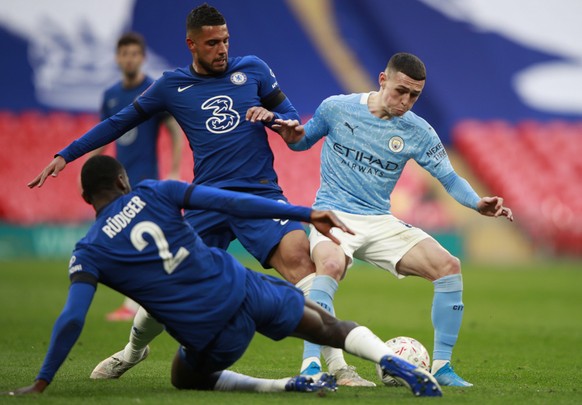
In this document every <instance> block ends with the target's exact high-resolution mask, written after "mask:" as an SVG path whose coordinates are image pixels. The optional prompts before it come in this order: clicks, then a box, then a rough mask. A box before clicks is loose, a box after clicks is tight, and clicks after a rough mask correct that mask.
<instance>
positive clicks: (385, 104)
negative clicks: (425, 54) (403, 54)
mask: <svg viewBox="0 0 582 405" xmlns="http://www.w3.org/2000/svg"><path fill="white" fill-rule="evenodd" d="M379 81H380V102H381V104H382V109H383V110H384V112H385V113H386V114H387V115H388V116H389V117H400V116H402V115H403V114H404V113H406V112H407V111H409V110H410V109H411V108H412V106H413V105H414V103H416V100H418V97H420V93H421V92H422V89H423V88H424V83H425V81H424V80H414V79H412V78H410V77H408V76H407V75H405V74H404V73H402V72H388V73H386V72H382V73H380V78H379Z"/></svg>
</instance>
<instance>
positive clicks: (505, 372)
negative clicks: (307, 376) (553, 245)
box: [0, 260, 582, 405]
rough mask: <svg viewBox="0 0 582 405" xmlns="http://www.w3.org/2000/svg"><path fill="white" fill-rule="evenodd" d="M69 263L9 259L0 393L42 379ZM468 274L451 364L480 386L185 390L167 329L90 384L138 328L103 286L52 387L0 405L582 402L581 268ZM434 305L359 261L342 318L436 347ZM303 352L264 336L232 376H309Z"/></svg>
mask: <svg viewBox="0 0 582 405" xmlns="http://www.w3.org/2000/svg"><path fill="white" fill-rule="evenodd" d="M249 266H251V267H253V268H256V265H254V264H249ZM66 268H67V260H58V261H14V262H6V261H4V262H0V311H1V312H0V313H1V317H0V324H1V325H2V328H1V329H2V332H1V333H0V391H7V390H9V389H14V388H17V387H20V386H24V385H28V384H30V383H32V381H33V379H34V377H35V375H36V373H37V372H38V369H39V367H40V365H41V363H42V360H43V358H44V354H45V352H46V349H47V346H48V342H49V338H50V333H51V328H52V325H53V322H54V321H55V319H56V317H57V316H58V314H59V313H60V311H61V308H62V305H63V303H64V301H65V298H66V293H67V287H68V279H67V271H66ZM463 274H464V280H465V294H464V303H465V317H464V321H463V327H462V330H461V335H460V338H459V341H458V344H457V347H456V349H455V352H454V354H453V356H454V357H453V364H454V366H455V368H456V370H457V372H458V373H459V374H460V375H461V376H463V377H464V378H466V379H467V380H468V381H471V382H473V383H474V384H475V386H474V387H473V388H469V389H458V388H449V387H445V388H444V390H443V391H444V397H443V398H441V399H432V398H426V399H419V398H414V397H412V395H411V394H410V393H409V391H408V390H407V389H405V388H389V387H384V386H378V387H376V388H371V389H370V388H346V387H340V389H339V390H338V392H336V393H332V394H328V395H327V396H326V397H318V396H316V395H312V394H299V393H278V394H256V393H221V392H189V391H178V390H175V389H174V388H173V387H172V386H171V384H170V381H169V375H170V362H171V359H172V357H173V355H174V353H175V351H176V348H177V344H176V343H175V342H174V341H173V340H172V339H171V338H169V336H167V335H165V334H164V335H162V336H160V337H159V338H158V339H156V340H155V341H154V342H153V344H152V353H151V354H150V357H149V358H148V360H146V361H145V362H144V363H142V364H140V365H139V366H138V367H136V368H135V369H133V370H131V371H130V372H128V373H127V374H126V375H125V376H123V377H122V378H121V379H119V380H117V381H91V380H90V379H89V378H88V377H89V374H90V372H91V370H92V369H93V367H94V366H95V365H96V364H97V363H98V362H99V361H100V360H102V359H103V358H104V357H107V356H109V355H110V354H112V353H114V352H116V351H118V350H120V349H121V348H122V347H123V346H124V344H125V342H126V340H127V337H128V334H129V327H130V323H107V322H106V321H105V320H104V315H105V314H106V313H107V312H108V311H110V310H112V309H114V308H115V307H116V306H117V305H119V304H120V303H121V300H122V297H121V296H120V295H119V294H118V293H116V292H114V291H112V290H110V289H108V288H107V287H104V286H99V289H98V292H97V295H96V297H95V300H94V302H93V305H92V307H91V310H90V312H89V315H88V317H87V322H86V324H85V329H84V330H83V333H82V335H81V337H80V338H79V340H78V342H77V344H76V346H75V348H74V349H73V351H72V352H71V354H70V355H69V357H68V359H67V360H66V362H65V363H64V365H63V366H62V367H61V369H60V371H59V372H58V373H57V375H56V378H55V380H54V381H53V383H52V384H51V385H50V386H49V388H48V390H47V391H46V392H45V393H44V394H43V395H42V396H41V397H37V398H31V397H26V398H24V397H19V398H13V397H7V396H0V403H2V404H3V403H12V404H24V403H35V404H39V403H42V404H53V403H54V404H61V403H65V402H66V403H83V404H108V405H112V404H162V403H163V404H191V403H214V404H222V403H229V404H258V403H265V404H266V403H269V404H278V403H281V404H283V403H291V402H297V403H299V402H301V403H302V404H303V403H307V404H310V403H324V402H325V403H336V404H340V403H342V404H353V403H358V404H381V403H416V402H417V401H423V402H424V401H438V402H440V403H447V404H476V403H478V404H489V403H490V404H530V405H531V404H579V403H582V349H581V347H582V315H580V312H581V310H582V264H581V263H580V262H578V263H576V262H560V263H553V262H550V263H546V264H537V265H535V266H494V267H490V266H478V265H470V264H465V265H464V268H463ZM431 300H432V286H431V285H430V283H427V282H426V281H424V280H420V279H417V278H409V279H405V280H400V281H398V280H396V279H395V278H393V277H392V276H389V275H388V274H385V273H384V272H382V271H380V270H377V269H373V268H371V267H368V266H364V265H361V264H358V265H356V266H354V267H353V268H352V269H350V271H349V273H348V275H347V277H346V279H345V280H344V281H342V283H341V284H340V288H339V290H338V293H337V295H336V311H337V313H338V315H340V317H342V318H344V319H352V320H355V321H357V322H359V323H361V324H363V325H366V326H368V327H370V328H371V329H372V330H374V331H375V332H376V333H377V334H378V335H379V336H380V337H381V338H383V339H388V338H391V337H394V336H398V335H408V336H412V337H415V338H417V339H418V340H420V341H421V342H423V343H424V344H425V346H426V347H427V349H428V350H429V352H431V351H432V326H431V323H430V305H431ZM301 351H302V344H301V342H300V341H299V340H297V339H292V338H289V339H285V340H284V341H282V342H272V341H270V340H268V339H266V338H263V337H262V336H258V335H257V336H256V337H255V339H254V341H253V343H252V344H251V346H250V348H249V350H248V351H247V353H246V354H245V356H244V357H243V358H242V359H241V360H240V361H239V362H237V363H236V364H235V365H234V367H233V369H234V370H235V371H238V372H242V373H247V374H251V375H254V376H261V377H272V378H281V377H285V376H290V375H293V374H296V373H297V371H298V369H299V365H300V361H301ZM347 358H348V362H349V363H351V364H353V365H355V366H356V367H357V369H358V371H359V372H360V374H361V375H362V376H364V377H365V378H368V379H373V380H375V381H376V380H377V379H376V375H375V370H374V366H373V365H372V364H371V363H368V362H365V361H363V360H360V359H358V358H355V357H352V356H349V355H348V356H347Z"/></svg>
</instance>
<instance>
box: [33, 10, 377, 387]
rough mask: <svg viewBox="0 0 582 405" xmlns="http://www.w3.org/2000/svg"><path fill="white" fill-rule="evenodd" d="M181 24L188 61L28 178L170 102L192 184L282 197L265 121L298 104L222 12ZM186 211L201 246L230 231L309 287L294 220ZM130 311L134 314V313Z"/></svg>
mask: <svg viewBox="0 0 582 405" xmlns="http://www.w3.org/2000/svg"><path fill="white" fill-rule="evenodd" d="M186 32H187V35H186V45H187V46H188V49H189V50H190V53H191V54H192V58H193V61H192V64H190V65H188V66H186V67H184V68H181V69H177V70H175V71H172V72H165V73H164V75H163V76H162V77H161V78H159V79H158V80H156V82H155V83H154V84H153V85H152V86H151V87H150V88H149V89H147V90H146V91H145V92H144V93H143V94H142V95H141V96H139V97H138V98H137V99H136V100H135V101H134V102H133V103H132V104H131V105H129V106H127V107H126V108H124V109H122V110H121V111H120V112H119V113H117V114H115V115H114V116H112V117H110V118H109V119H107V120H105V121H103V122H102V123H100V124H98V125H97V126H96V127H94V128H93V129H91V130H90V131H88V132H87V133H86V134H85V135H83V136H82V137H81V138H79V139H78V140H76V141H74V142H73V143H71V144H70V145H69V146H67V147H66V148H65V149H63V150H61V151H60V152H58V153H57V156H56V157H55V159H54V160H53V161H52V162H51V163H50V164H49V165H48V166H47V167H46V168H45V169H44V170H43V171H42V172H41V173H40V174H39V175H38V176H37V177H36V178H35V179H34V180H33V181H31V182H30V183H29V184H28V185H29V187H34V186H39V187H40V186H42V184H43V183H44V181H45V180H46V178H47V176H57V174H58V173H59V172H60V171H61V170H63V169H64V167H65V166H66V164H67V163H69V162H71V161H73V160H75V159H76V158H78V157H80V156H82V155H83V154H85V153H87V152H89V151H91V150H93V149H95V148H98V147H100V146H103V145H105V144H107V143H109V142H112V141H113V140H115V139H117V138H119V137H120V136H121V135H123V134H124V133H125V132H127V131H128V130H130V129H131V128H133V127H134V126H136V125H137V124H139V123H141V122H143V121H144V120H146V119H149V118H150V117H152V116H154V115H155V114H157V113H159V112H162V111H168V112H169V113H170V114H172V116H174V118H176V120H177V121H178V123H179V124H180V126H181V127H182V129H183V130H184V132H185V133H186V137H187V138H188V141H189V144H190V147H191V149H192V151H193V152H194V184H204V185H211V186H214V187H219V188H223V189H230V190H237V191H242V192H246V193H252V194H255V195H260V196H263V197H266V198H270V199H272V200H276V201H279V202H281V203H286V202H287V199H286V197H285V196H284V195H283V192H282V190H281V188H280V187H279V185H278V183H277V174H276V173H275V170H274V168H273V153H272V151H271V149H270V146H269V143H268V140H267V133H266V131H265V126H271V125H272V124H273V122H274V119H277V118H278V119H291V120H299V116H298V114H297V111H296V110H295V108H294V107H293V105H292V104H291V102H290V101H289V99H287V97H286V96H285V94H284V93H283V92H282V91H281V89H280V87H279V84H278V82H277V79H276V78H275V75H274V74H273V72H272V71H271V69H270V68H269V67H268V66H267V64H266V63H265V62H263V61H262V60H261V59H259V58H257V57H256V56H243V57H234V58H232V57H229V56H228V48H229V38H230V36H229V33H228V29H227V26H226V21H225V19H224V17H223V16H222V14H220V13H219V12H218V10H216V9H215V8H214V7H211V6H209V5H207V4H203V5H201V6H199V7H197V8H195V9H193V10H192V11H191V12H190V13H189V15H188V17H187V20H186ZM185 216H186V219H187V220H188V222H189V223H190V224H191V225H192V226H193V227H194V228H195V229H196V230H197V231H198V232H199V234H200V236H201V237H202V239H203V240H204V242H205V243H206V244H207V245H210V246H216V247H220V248H223V249H226V248H227V247H228V245H229V244H230V242H231V241H232V240H234V238H237V239H238V240H239V241H240V242H241V244H242V245H243V246H244V247H245V248H246V249H247V250H248V251H249V252H250V253H251V254H252V255H253V256H254V257H255V258H256V259H257V260H258V261H259V262H260V263H261V264H262V265H263V266H264V267H265V268H269V267H273V268H275V269H276V270H277V271H278V272H279V273H280V274H281V275H282V276H283V277H284V278H285V279H286V280H287V281H289V282H291V283H293V284H296V285H297V286H298V287H300V288H301V289H303V290H304V291H306V292H307V291H308V289H309V287H310V285H311V280H312V279H313V277H314V274H315V265H314V264H313V262H312V261H311V258H310V256H309V241H308V239H307V235H306V233H305V230H304V229H303V226H302V224H301V223H299V222H296V221H287V220H278V219H264V220H257V219H244V218H236V217H231V216H225V215H220V214H218V213H216V212H213V211H208V210H187V211H186V213H185ZM137 317H138V318H141V315H140V312H138V314H137ZM146 319H147V318H146ZM137 321H138V322H140V323H141V321H142V320H141V319H137ZM142 344H143V343H142ZM130 345H134V342H132V341H130ZM142 348H143V347H140V346H135V347H134V349H135V350H140V349H142ZM334 365H335V366H334V368H330V369H329V371H330V372H332V373H333V374H334V375H335V376H336V378H337V381H338V384H339V385H359V386H374V385H375V384H374V383H372V382H370V381H367V380H364V379H362V378H361V377H360V376H359V375H358V374H357V373H356V372H355V370H354V369H353V368H352V367H349V366H348V365H347V364H346V362H345V361H344V359H343V356H341V357H339V358H338V361H336V362H334Z"/></svg>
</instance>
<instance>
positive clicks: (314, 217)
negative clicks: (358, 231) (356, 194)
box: [311, 210, 354, 245]
mask: <svg viewBox="0 0 582 405" xmlns="http://www.w3.org/2000/svg"><path fill="white" fill-rule="evenodd" d="M311 223H312V224H313V226H315V229H317V230H318V231H319V232H320V233H321V234H323V235H325V236H327V237H328V238H329V239H330V240H332V241H333V242H334V243H336V244H338V245H340V244H341V242H340V240H339V239H338V238H336V237H335V236H333V235H332V233H331V228H339V229H341V230H342V231H344V232H345V233H349V234H350V235H354V231H352V230H351V229H350V228H348V227H347V226H346V224H344V223H343V222H342V221H340V220H339V219H338V217H337V216H336V215H335V214H334V213H333V212H331V211H319V210H313V211H311Z"/></svg>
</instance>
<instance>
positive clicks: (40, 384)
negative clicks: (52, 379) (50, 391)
mask: <svg viewBox="0 0 582 405" xmlns="http://www.w3.org/2000/svg"><path fill="white" fill-rule="evenodd" d="M47 386H48V383H47V382H46V381H44V380H36V381H35V382H34V384H32V385H29V386H27V387H22V388H18V389H15V390H14V391H6V392H1V393H0V395H10V396H14V395H25V394H41V393H42V392H43V391H44V390H45V389H46V387H47Z"/></svg>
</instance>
